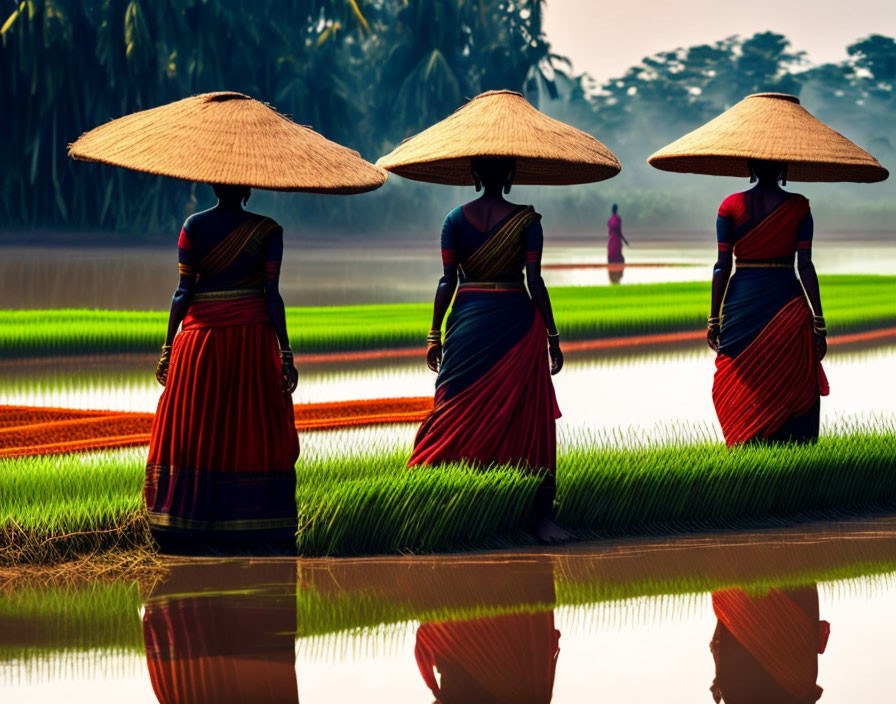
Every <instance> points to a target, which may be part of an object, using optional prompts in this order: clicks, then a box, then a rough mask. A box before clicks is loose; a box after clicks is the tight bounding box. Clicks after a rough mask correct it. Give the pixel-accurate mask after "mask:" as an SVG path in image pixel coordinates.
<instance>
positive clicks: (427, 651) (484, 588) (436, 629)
mask: <svg viewBox="0 0 896 704" xmlns="http://www.w3.org/2000/svg"><path fill="white" fill-rule="evenodd" d="M496 567H497V568H500V569H494V568H496ZM478 571H479V572H481V574H479V575H478V576H479V578H480V579H481V580H482V584H481V587H479V588H478V590H477V591H476V594H475V596H476V597H478V598H476V606H477V607H479V608H480V609H484V608H485V609H495V610H496V609H500V608H508V607H511V608H513V609H523V610H524V612H523V613H505V614H501V615H497V616H488V617H484V618H476V619H468V620H463V621H440V622H431V623H423V624H421V625H420V627H419V628H418V629H417V642H416V645H415V647H414V656H415V659H416V660H417V668H418V669H419V670H420V674H421V676H422V677H423V681H424V682H425V683H426V686H427V687H429V689H430V691H431V692H432V693H433V696H434V697H435V698H436V701H437V702H438V703H439V704H455V702H456V703H457V704H480V703H481V704H485V702H488V703H489V704H549V702H550V701H551V697H552V695H553V690H554V674H555V671H556V668H557V658H558V656H559V654H560V631H558V630H557V629H556V628H555V626H554V612H553V610H552V609H553V605H554V602H555V600H556V595H555V593H554V576H553V569H552V567H551V564H550V562H541V561H540V560H536V561H534V562H533V563H530V564H529V565H527V566H526V568H525V570H524V571H522V572H520V573H517V572H516V570H514V569H513V568H512V567H511V566H508V565H506V564H505V565H491V566H490V567H486V568H485V569H481V570H478ZM511 575H512V576H514V577H516V579H515V580H514V581H513V583H512V585H509V586H507V585H502V582H504V581H505V580H506V579H507V577H508V576H511ZM496 577H497V578H498V579H497V580H495V578H496ZM496 582H497V583H496ZM501 586H504V589H503V590H501V591H493V590H494V589H495V588H496V587H498V588H499V589H500V587H501ZM508 595H510V596H508ZM458 596H460V597H461V598H464V597H467V598H469V597H471V596H474V594H464V592H463V590H462V589H461V590H460V591H459V592H457V593H456V594H455V595H453V596H450V597H448V598H449V599H450V600H455V599H457V598H458Z"/></svg>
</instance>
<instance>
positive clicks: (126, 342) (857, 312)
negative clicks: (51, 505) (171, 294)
mask: <svg viewBox="0 0 896 704" xmlns="http://www.w3.org/2000/svg"><path fill="white" fill-rule="evenodd" d="M820 283H821V286H822V290H823V291H824V292H825V317H826V320H827V323H828V326H829V329H830V330H831V332H832V334H835V333H836V334H846V333H854V332H861V331H866V330H871V329H879V328H888V327H893V326H896V276H881V275H848V274H844V275H834V276H828V277H822V278H821V281H820ZM708 299H709V283H708V282H669V283H661V284H640V285H634V286H619V287H608V286H602V287H587V286H580V287H552V289H551V300H552V304H553V307H554V312H555V316H556V318H557V320H558V321H561V322H560V323H558V324H559V325H560V329H561V332H562V335H563V339H565V340H596V339H602V338H613V337H624V336H634V335H649V334H656V333H671V332H684V331H694V330H700V329H701V328H702V327H703V326H704V325H705V321H706V309H707V305H708V303H707V301H708ZM0 314H2V315H0V359H3V358H7V359H9V358H16V357H36V356H65V355H86V354H121V353H140V352H144V353H146V352H154V351H156V350H157V349H158V347H159V345H160V342H159V341H160V340H162V339H164V332H165V328H166V326H167V320H168V317H167V313H166V312H164V311H118V310H89V309H78V308H62V309H38V310H4V311H0ZM431 316H432V304H431V303H391V304H365V305H351V306H316V307H302V308H296V307H292V308H288V309H287V326H288V328H289V330H290V331H291V343H292V346H293V348H294V349H296V350H299V351H300V352H301V353H303V354H314V353H327V352H337V353H338V352H355V351H360V350H378V349H392V348H404V347H414V348H419V347H420V346H421V340H422V339H423V338H425V331H426V330H427V329H428V324H429V320H430V318H431ZM421 330H422V331H424V333H423V334H422V336H421Z"/></svg>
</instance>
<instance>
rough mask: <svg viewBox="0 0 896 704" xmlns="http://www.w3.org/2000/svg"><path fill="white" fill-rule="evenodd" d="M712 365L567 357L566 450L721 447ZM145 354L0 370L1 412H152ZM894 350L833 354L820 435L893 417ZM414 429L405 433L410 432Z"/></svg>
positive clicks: (358, 373) (396, 436)
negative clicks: (640, 444) (587, 442)
mask: <svg viewBox="0 0 896 704" xmlns="http://www.w3.org/2000/svg"><path fill="white" fill-rule="evenodd" d="M713 360H714V356H713V354H712V352H711V351H710V350H709V349H707V348H706V347H705V346H704V345H700V344H693V343H687V344H675V345H668V346H663V347H659V348H658V347H645V348H643V349H637V350H625V351H624V353H622V354H620V352H619V351H618V350H615V351H614V350H610V351H592V352H570V353H569V354H568V355H567V363H566V366H565V367H564V369H563V372H562V373H561V374H558V375H557V376H556V377H554V384H555V388H556V390H557V398H558V400H559V403H560V408H561V410H562V412H563V417H562V418H561V419H560V421H559V424H558V429H559V432H560V437H561V439H562V440H563V442H564V443H570V442H571V443H575V442H576V439H577V438H582V437H585V438H586V439H589V438H590V439H593V438H594V437H595V435H597V436H598V437H601V436H620V437H624V438H633V437H638V438H640V439H641V440H644V441H648V442H661V441H663V440H665V439H667V437H668V436H669V435H670V434H671V435H674V436H676V437H677V438H683V439H692V440H694V439H696V440H700V439H710V440H714V441H719V440H721V433H720V432H719V430H718V424H717V422H716V415H715V409H714V407H713V404H712V380H713V372H714V361H713ZM154 365H155V358H152V357H148V356H146V355H134V356H116V357H112V358H108V359H107V358H83V359H76V360H51V361H49V362H48V361H47V360H36V361H30V362H26V361H23V360H19V361H16V362H2V363H0V404H8V405H31V406H53V407H70V408H85V409H112V410H123V411H144V412H153V411H154V410H155V407H156V404H157V402H158V397H159V394H160V392H161V387H160V386H159V385H158V384H157V383H156V381H155V379H154V377H153V375H152V369H153V368H154ZM299 366H300V368H301V379H300V382H299V388H298V390H297V392H296V394H295V396H294V400H295V402H296V403H308V402H326V401H342V400H347V399H365V398H390V397H400V396H428V395H430V394H432V393H433V388H434V387H433V383H434V375H433V374H432V373H431V372H430V371H429V370H428V369H426V367H425V365H424V364H423V363H422V360H419V359H404V360H394V361H382V360H381V361H378V362H376V363H373V364H344V363H341V364H309V365H304V366H302V365H301V364H300V365H299ZM894 366H896V345H894V344H893V341H892V339H889V340H882V341H880V342H877V343H874V344H864V345H858V344H854V345H846V346H832V347H831V350H830V354H829V355H828V357H827V358H826V359H825V370H826V372H827V375H828V378H829V380H830V383H831V389H832V391H831V396H830V397H827V398H825V399H823V400H822V404H821V408H822V432H832V429H834V428H836V427H838V426H839V425H841V424H842V423H843V421H844V420H848V421H854V420H859V421H863V422H866V423H874V422H878V421H876V420H875V419H879V418H881V417H884V418H885V417H888V416H889V417H892V416H893V414H894V413H896V377H894V376H893V374H892V373H891V370H892V369H893V367H894ZM410 427H411V426H408V428H410ZM408 428H404V429H402V428H401V427H399V426H394V427H390V428H378V429H372V431H373V432H374V434H375V435H376V437H377V438H379V439H380V440H381V441H382V442H383V443H389V442H393V443H394V444H398V443H405V441H406V439H407V438H408V437H412V436H413V430H412V429H411V430H409V429H408Z"/></svg>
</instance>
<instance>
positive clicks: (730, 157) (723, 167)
mask: <svg viewBox="0 0 896 704" xmlns="http://www.w3.org/2000/svg"><path fill="white" fill-rule="evenodd" d="M750 159H755V160H763V161H777V162H783V163H786V164H787V180H788V181H828V182H832V181H853V182H857V183H874V182H877V181H883V180H885V179H886V178H887V177H888V176H889V172H888V171H887V170H886V169H885V168H884V167H883V166H881V165H880V163H878V161H877V159H875V158H874V157H873V156H872V155H871V154H869V153H868V152H866V151H865V150H864V149H861V148H860V147H858V146H856V145H855V144H853V143H852V142H851V141H850V140H848V139H847V138H846V137H844V136H843V135H842V134H840V133H839V132H836V131H835V130H833V129H831V128H830V127H828V126H827V125H826V124H824V123H823V122H821V121H820V120H818V119H816V118H815V117H813V116H812V115H811V114H810V113H809V112H808V111H807V110H806V109H805V108H803V107H802V106H801V105H800V104H799V100H798V99H797V98H796V97H794V96H791V95H783V94H780V93H758V94H756V95H751V96H749V97H747V98H744V99H743V100H742V101H740V102H739V103H738V104H737V105H735V106H734V107H732V108H730V109H729V110H727V111H725V112H724V113H722V114H721V115H719V116H718V117H716V118H714V119H712V120H710V121H709V122H707V123H706V124H705V125H703V126H701V127H698V128H697V129H696V130H694V131H693V132H690V133H688V134H686V135H685V136H684V137H681V138H680V139H678V140H676V141H674V142H672V143H671V144H669V145H668V146H665V147H663V148H662V149H660V150H659V151H657V152H656V153H654V154H653V155H651V156H650V157H649V158H648V159H647V161H648V163H649V164H650V165H651V166H654V167H656V168H657V169H661V170H663V171H674V172H677V173H692V174H706V175H710V176H738V177H746V176H749V169H748V168H747V160H750Z"/></svg>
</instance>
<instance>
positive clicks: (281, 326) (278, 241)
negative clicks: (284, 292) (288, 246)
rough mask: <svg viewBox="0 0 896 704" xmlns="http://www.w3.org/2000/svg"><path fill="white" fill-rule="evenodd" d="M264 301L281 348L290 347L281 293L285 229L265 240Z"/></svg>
mask: <svg viewBox="0 0 896 704" xmlns="http://www.w3.org/2000/svg"><path fill="white" fill-rule="evenodd" d="M264 259H265V261H264V302H265V305H266V306H267V309H268V315H270V316H271V323H272V324H273V326H274V331H275V332H276V333H277V340H278V342H279V343H280V349H281V350H288V349H289V335H288V334H287V332H286V306H285V305H284V304H283V297H282V296H281V295H280V263H281V261H282V259H283V230H279V229H278V230H275V231H274V232H272V233H271V234H270V235H268V237H267V240H266V242H265V257H264Z"/></svg>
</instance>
